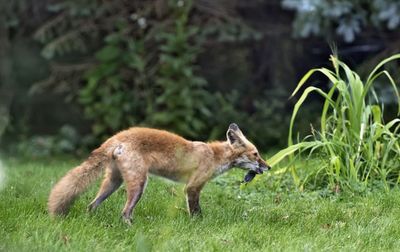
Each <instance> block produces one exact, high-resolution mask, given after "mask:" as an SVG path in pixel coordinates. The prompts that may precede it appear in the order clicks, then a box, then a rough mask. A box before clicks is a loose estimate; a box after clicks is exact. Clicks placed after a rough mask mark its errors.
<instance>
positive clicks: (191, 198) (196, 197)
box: [186, 185, 202, 216]
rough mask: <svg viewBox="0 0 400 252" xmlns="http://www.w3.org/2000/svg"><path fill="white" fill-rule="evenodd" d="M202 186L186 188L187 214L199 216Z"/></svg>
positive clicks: (188, 186)
mask: <svg viewBox="0 0 400 252" xmlns="http://www.w3.org/2000/svg"><path fill="white" fill-rule="evenodd" d="M201 189H202V186H201V187H199V186H191V185H187V186H186V199H187V205H188V210H189V214H190V215H191V216H193V215H200V214H201V207H200V191H201Z"/></svg>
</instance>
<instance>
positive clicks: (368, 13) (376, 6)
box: [282, 0, 400, 42]
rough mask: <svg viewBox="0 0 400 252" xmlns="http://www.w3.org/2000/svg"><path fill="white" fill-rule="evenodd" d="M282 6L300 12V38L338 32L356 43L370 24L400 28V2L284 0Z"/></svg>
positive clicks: (296, 30)
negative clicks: (356, 38)
mask: <svg viewBox="0 0 400 252" xmlns="http://www.w3.org/2000/svg"><path fill="white" fill-rule="evenodd" d="M282 6H283V7H284V8H287V9H291V10H294V11H295V12H296V18H295V20H294V23H293V26H294V27H293V28H294V33H295V35H297V36H300V37H308V36H311V35H329V34H332V33H336V34H338V35H340V36H341V37H343V39H344V40H345V41H346V42H352V41H354V39H355V37H356V35H358V34H360V33H361V31H362V29H364V28H365V27H366V25H367V24H371V25H373V26H375V27H379V28H382V27H385V28H388V29H390V30H394V29H396V28H398V27H399V25H400V2H398V1H397V0H373V1H370V0H358V1H351V0H340V1H319V0H301V1H293V0H283V1H282Z"/></svg>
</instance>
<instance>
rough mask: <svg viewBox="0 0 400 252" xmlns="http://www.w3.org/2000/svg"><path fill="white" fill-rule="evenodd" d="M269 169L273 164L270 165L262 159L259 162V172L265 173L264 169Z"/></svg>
mask: <svg viewBox="0 0 400 252" xmlns="http://www.w3.org/2000/svg"><path fill="white" fill-rule="evenodd" d="M269 170H271V166H269V165H268V164H267V163H266V162H265V161H264V160H261V162H259V168H258V169H257V172H259V173H263V171H269Z"/></svg>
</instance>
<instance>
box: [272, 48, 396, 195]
mask: <svg viewBox="0 0 400 252" xmlns="http://www.w3.org/2000/svg"><path fill="white" fill-rule="evenodd" d="M399 58H400V54H396V55H394V56H392V57H389V58H387V59H385V60H383V61H382V62H380V63H379V64H378V65H377V66H376V67H375V68H374V69H373V71H372V72H371V74H370V75H369V76H368V78H367V79H366V81H365V82H363V81H362V80H361V78H360V77H359V75H358V74H357V73H355V72H354V71H352V70H351V69H350V68H349V67H348V66H347V65H346V64H344V63H343V62H341V61H340V60H339V59H338V58H337V57H335V56H331V61H332V64H333V70H329V69H327V68H318V69H312V70H310V71H309V72H308V73H307V74H306V75H305V76H304V77H303V78H302V79H301V80H300V82H299V83H298V85H297V87H296V89H295V90H294V92H293V94H292V96H294V95H296V94H297V93H298V92H299V90H300V89H301V88H302V87H303V85H304V84H305V83H306V82H307V80H308V79H309V78H310V77H311V76H312V75H313V74H315V73H317V72H319V73H322V74H323V75H325V76H326V77H327V78H328V79H329V81H330V82H331V83H332V86H331V88H330V90H329V91H328V92H324V91H323V90H321V89H320V88H317V87H315V86H309V87H307V88H306V89H305V90H304V92H303V94H302V95H301V97H300V98H299V100H298V101H297V103H296V104H295V107H294V110H293V114H292V117H291V122H290V128H289V139H288V147H287V148H286V149H284V150H282V151H281V152H279V153H278V154H276V155H275V156H274V157H272V158H271V162H272V163H277V162H279V161H280V160H282V159H283V158H285V157H287V156H291V157H292V156H293V154H295V158H302V157H304V153H306V152H307V153H308V155H309V156H311V157H312V158H316V159H319V161H320V162H319V163H318V164H319V165H318V167H315V168H313V169H311V172H309V174H308V175H307V176H306V178H303V179H300V178H299V176H298V175H297V168H296V167H295V166H293V165H292V166H288V169H289V170H290V172H291V174H292V176H293V179H294V181H295V183H296V185H297V186H299V187H300V188H302V187H303V186H304V185H305V184H306V183H307V182H310V181H313V182H315V183H316V184H318V185H325V186H326V185H327V186H330V187H335V188H338V187H340V188H348V189H351V190H360V189H361V190H363V189H365V188H367V187H368V186H370V185H372V184H376V182H378V183H379V184H381V185H382V186H383V187H384V188H385V189H386V190H389V189H390V188H391V187H393V186H394V185H397V184H399V182H400V146H399V138H400V119H399V118H394V119H393V120H391V121H389V122H387V123H385V122H384V120H383V113H382V111H383V109H382V107H383V105H380V104H379V99H378V97H377V95H376V94H375V92H374V90H373V85H374V83H375V81H376V80H377V78H379V77H381V76H382V77H386V78H387V79H388V80H389V83H390V84H391V85H392V88H393V91H394V93H395V95H396V97H397V104H398V115H399V113H400V97H399V92H398V89H397V87H396V84H395V83H394V80H393V79H392V77H391V76H390V74H389V73H388V72H387V71H385V70H381V68H382V66H383V65H384V64H386V63H387V62H390V61H393V60H396V59H399ZM313 92H317V93H318V94H320V95H321V96H322V97H324V99H325V102H324V105H323V107H322V112H321V125H320V129H319V130H318V131H317V130H315V129H313V130H312V132H311V134H310V135H309V136H307V137H306V138H305V140H304V141H301V142H299V143H296V144H293V128H294V124H295V119H296V117H297V115H298V113H299V109H300V108H301V106H302V104H303V103H304V101H305V100H306V98H307V97H308V96H309V95H310V93H313ZM292 159H293V157H292Z"/></svg>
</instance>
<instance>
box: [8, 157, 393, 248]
mask: <svg viewBox="0 0 400 252" xmlns="http://www.w3.org/2000/svg"><path fill="white" fill-rule="evenodd" d="M78 163H79V160H77V159H71V158H69V159H56V160H25V161H22V160H18V161H17V160H14V159H6V160H4V166H5V168H3V170H4V171H5V174H6V180H5V186H3V188H2V189H1V192H0V251H149V250H153V251H277V250H278V251H304V250H306V251H316V250H318V251H339V250H340V251H343V250H345V251H350V250H351V251H353V250H363V251H365V250H368V251H377V250H379V251H380V250H396V249H398V248H399V247H400V238H399V237H400V223H399V222H398V220H400V208H399V206H400V192H399V191H398V190H392V191H390V192H389V193H382V192H380V193H372V192H371V193H367V194H365V195H351V194H333V193H323V192H321V191H318V192H303V193H300V192H296V191H295V190H292V189H290V190H286V189H285V188H282V187H281V188H277V187H274V186H271V185H273V184H274V183H273V180H274V176H264V177H261V178H260V179H259V180H257V181H256V183H254V184H253V185H250V186H247V187H246V188H242V189H240V185H239V181H240V180H241V179H242V177H243V175H244V172H243V171H240V170H238V171H231V172H229V173H228V174H225V175H223V176H221V177H219V178H216V179H214V180H213V181H211V182H210V183H209V184H208V185H207V186H206V187H205V189H204V190H203V194H202V197H201V203H202V208H203V216H202V217H196V218H192V219H191V218H189V217H188V215H187V213H186V212H185V201H184V195H183V185H181V184H176V183H172V182H169V181H166V180H163V179H159V178H156V177H151V179H150V181H149V183H148V186H147V189H146V192H145V194H144V196H143V198H142V199H141V201H140V202H139V204H138V206H137V208H136V211H135V213H134V224H133V225H132V226H127V225H126V224H124V223H123V222H122V221H121V219H120V212H121V210H122V207H123V204H124V202H125V191H124V189H123V187H121V189H119V190H118V191H117V192H116V193H115V194H114V195H112V196H111V197H110V198H109V199H108V200H106V201H105V202H104V203H103V204H102V205H101V206H100V208H99V209H98V211H97V212H95V213H93V214H89V213H87V212H86V205H87V204H88V203H89V202H90V201H91V199H92V198H93V197H94V194H95V193H96V190H97V188H98V184H97V185H95V186H93V187H91V188H90V190H89V191H88V192H87V193H85V194H83V195H82V197H81V198H80V199H79V200H78V201H77V202H76V204H75V205H74V206H73V208H72V210H71V212H70V214H69V215H68V216H67V217H66V218H57V219H50V218H49V216H48V215H47V213H46V200H47V196H48V193H49V190H50V188H51V186H52V184H53V183H55V181H56V180H57V179H58V178H60V177H61V176H62V175H63V174H64V173H65V172H66V171H67V170H69V169H70V168H71V167H73V166H74V165H76V164H78ZM273 188H275V189H273Z"/></svg>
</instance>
